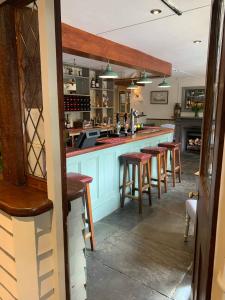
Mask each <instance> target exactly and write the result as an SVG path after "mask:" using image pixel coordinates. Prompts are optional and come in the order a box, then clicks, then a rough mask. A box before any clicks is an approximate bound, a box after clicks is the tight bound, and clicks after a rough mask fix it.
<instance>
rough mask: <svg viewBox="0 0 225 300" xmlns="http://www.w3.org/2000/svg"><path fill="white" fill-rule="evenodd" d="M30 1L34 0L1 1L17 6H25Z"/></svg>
mask: <svg viewBox="0 0 225 300" xmlns="http://www.w3.org/2000/svg"><path fill="white" fill-rule="evenodd" d="M32 2H34V0H7V1H5V2H4V3H2V5H4V4H9V5H12V6H14V7H17V8H18V7H24V6H27V5H29V4H30V3H32Z"/></svg>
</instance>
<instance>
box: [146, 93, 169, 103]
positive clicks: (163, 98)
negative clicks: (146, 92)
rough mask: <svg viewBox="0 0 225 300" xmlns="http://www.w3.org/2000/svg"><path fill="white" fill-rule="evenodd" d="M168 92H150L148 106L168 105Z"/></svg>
mask: <svg viewBox="0 0 225 300" xmlns="http://www.w3.org/2000/svg"><path fill="white" fill-rule="evenodd" d="M168 94H169V91H151V94H150V104H168Z"/></svg>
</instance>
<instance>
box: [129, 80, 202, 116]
mask: <svg viewBox="0 0 225 300" xmlns="http://www.w3.org/2000/svg"><path fill="white" fill-rule="evenodd" d="M161 81H162V79H154V80H153V83H152V84H148V85H146V86H145V87H144V88H142V96H143V100H142V101H136V100H135V101H132V107H134V108H135V109H137V110H138V111H139V112H144V113H145V114H146V115H147V117H146V118H156V119H157V118H159V119H170V118H171V117H172V116H173V109H174V104H175V103H176V102H179V103H181V97H182V87H188V86H205V77H204V76H202V77H199V78H198V77H182V78H176V77H171V78H168V79H167V81H168V82H169V83H170V84H171V87H170V88H169V89H165V90H168V91H169V96H168V104H167V105H162V104H161V105H159V104H150V92H151V91H160V90H161V91H162V90H163V89H160V88H158V84H159V83H160V82H161ZM186 114H189V115H190V114H191V115H194V113H192V112H191V113H184V114H182V115H183V116H185V115H186ZM143 121H144V119H143Z"/></svg>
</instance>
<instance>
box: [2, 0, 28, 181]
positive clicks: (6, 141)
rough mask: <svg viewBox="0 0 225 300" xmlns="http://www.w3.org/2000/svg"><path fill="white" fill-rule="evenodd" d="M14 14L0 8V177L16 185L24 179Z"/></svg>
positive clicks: (11, 11)
mask: <svg viewBox="0 0 225 300" xmlns="http://www.w3.org/2000/svg"><path fill="white" fill-rule="evenodd" d="M14 13H15V9H14V8H13V7H12V6H10V5H7V4H5V5H4V6H0V27H1V35H0V73H1V76H0V90H1V94H0V120H1V122H0V132H1V146H2V156H3V177H4V179H5V180H8V181H10V182H11V183H14V184H17V185H20V184H24V183H25V181H26V177H25V162H24V147H23V130H22V121H21V120H22V117H21V107H20V94H19V81H18V77H19V74H18V65H17V47H16V32H15V17H14V16H15V15H14ZM9 78H10V88H9Z"/></svg>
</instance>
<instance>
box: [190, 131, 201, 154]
mask: <svg viewBox="0 0 225 300" xmlns="http://www.w3.org/2000/svg"><path fill="white" fill-rule="evenodd" d="M201 145H202V139H201V131H193V130H187V132H186V150H187V151H188V152H200V150H201Z"/></svg>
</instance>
